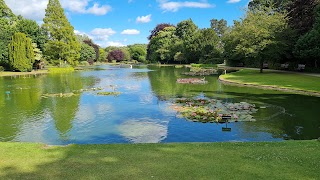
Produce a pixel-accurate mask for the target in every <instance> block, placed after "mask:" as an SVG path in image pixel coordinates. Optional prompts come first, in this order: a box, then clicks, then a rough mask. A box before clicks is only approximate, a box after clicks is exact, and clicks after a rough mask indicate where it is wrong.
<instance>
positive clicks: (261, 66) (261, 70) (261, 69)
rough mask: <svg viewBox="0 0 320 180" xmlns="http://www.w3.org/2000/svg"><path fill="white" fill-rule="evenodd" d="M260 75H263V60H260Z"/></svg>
mask: <svg viewBox="0 0 320 180" xmlns="http://www.w3.org/2000/svg"><path fill="white" fill-rule="evenodd" d="M260 73H263V60H262V59H261V60H260Z"/></svg>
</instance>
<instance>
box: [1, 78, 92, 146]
mask: <svg viewBox="0 0 320 180" xmlns="http://www.w3.org/2000/svg"><path fill="white" fill-rule="evenodd" d="M94 82H95V79H94V78H92V77H87V78H83V77H80V76H79V75H75V74H69V75H66V74H64V75H63V74H61V75H48V76H38V77H31V78H16V79H15V78H10V77H9V78H8V79H7V78H2V79H0V83H1V85H0V86H1V88H0V93H1V95H3V97H4V98H3V99H2V98H0V140H1V141H11V140H13V139H14V138H15V137H16V136H17V134H19V133H20V132H21V131H22V129H21V128H22V127H23V125H24V124H25V123H27V121H28V122H29V121H38V120H42V118H43V117H45V114H44V113H46V112H48V110H50V111H51V113H52V116H53V118H54V119H55V124H56V127H57V129H58V130H59V131H60V133H61V134H64V133H66V132H68V131H69V130H70V129H71V128H72V120H73V119H74V117H75V114H76V112H77V110H78V105H79V101H80V96H74V97H70V98H60V97H59V98H58V97H56V98H41V95H42V94H44V93H61V92H62V93H64V92H72V90H79V89H81V88H83V87H84V86H88V85H91V86H92V85H94ZM6 91H10V95H9V96H7V95H6V93H5V92H6Z"/></svg>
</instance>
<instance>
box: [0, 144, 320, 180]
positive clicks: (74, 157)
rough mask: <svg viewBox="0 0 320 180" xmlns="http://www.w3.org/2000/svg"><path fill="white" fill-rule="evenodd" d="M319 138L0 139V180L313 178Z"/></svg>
mask: <svg viewBox="0 0 320 180" xmlns="http://www.w3.org/2000/svg"><path fill="white" fill-rule="evenodd" d="M319 178H320V142H318V141H316V140H312V141H284V142H259V143H254V142H247V143H240V142H238V143H232V142H231V143H230V142H229V143H182V144H111V145H69V146H64V147H63V146H46V145H43V144H32V143H0V179H77V180H78V179H130V180H131V179H165V180H166V179H179V180H180V179H272V180H274V179H281V180H285V179H319Z"/></svg>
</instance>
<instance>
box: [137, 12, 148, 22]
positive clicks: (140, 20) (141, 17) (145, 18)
mask: <svg viewBox="0 0 320 180" xmlns="http://www.w3.org/2000/svg"><path fill="white" fill-rule="evenodd" d="M150 21H151V14H149V15H146V16H139V17H137V19H136V22H137V23H148V22H150Z"/></svg>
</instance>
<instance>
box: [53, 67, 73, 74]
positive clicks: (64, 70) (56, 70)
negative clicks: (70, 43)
mask: <svg viewBox="0 0 320 180" xmlns="http://www.w3.org/2000/svg"><path fill="white" fill-rule="evenodd" d="M48 71H49V73H70V72H74V68H73V67H65V68H59V67H52V68H48Z"/></svg>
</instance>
